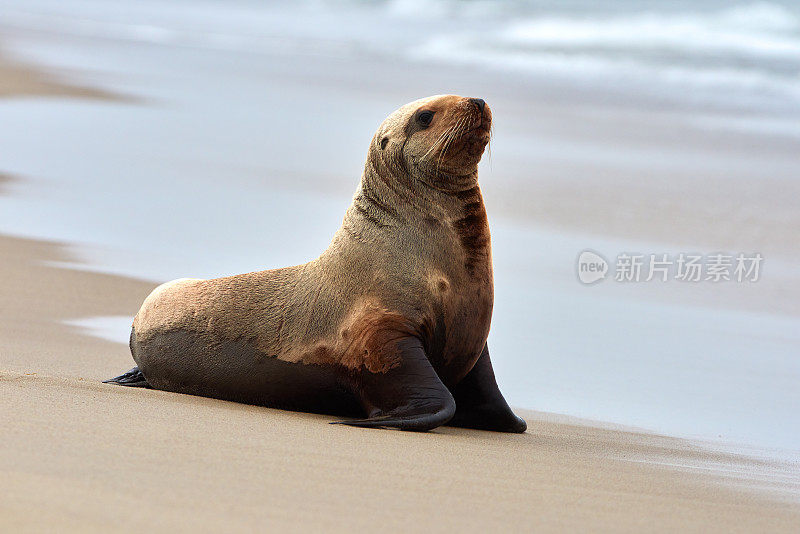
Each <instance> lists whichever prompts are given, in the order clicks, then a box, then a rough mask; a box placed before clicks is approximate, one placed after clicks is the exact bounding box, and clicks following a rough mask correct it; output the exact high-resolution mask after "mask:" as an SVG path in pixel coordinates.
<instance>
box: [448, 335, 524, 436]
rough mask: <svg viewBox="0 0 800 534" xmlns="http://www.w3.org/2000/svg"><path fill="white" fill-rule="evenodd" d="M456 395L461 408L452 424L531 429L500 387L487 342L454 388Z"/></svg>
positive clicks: (482, 428) (521, 430)
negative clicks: (511, 406) (515, 410)
mask: <svg viewBox="0 0 800 534" xmlns="http://www.w3.org/2000/svg"><path fill="white" fill-rule="evenodd" d="M453 397H455V399H456V405H457V406H458V409H457V410H456V414H455V416H453V419H452V420H451V421H450V422H449V423H448V425H449V426H459V427H464V428H475V429H479V430H494V431H496V432H516V433H522V432H525V430H526V429H527V428H528V424H527V423H526V422H525V420H524V419H522V418H520V417H517V416H516V415H515V414H514V412H512V411H511V408H510V407H509V406H508V403H507V402H506V399H505V398H503V394H502V393H500V388H499V387H497V381H496V380H495V378H494V369H492V360H491V359H490V358H489V346H488V345H486V346H485V347H483V351H482V352H481V355H480V357H479V358H478V361H477V362H475V365H474V366H473V367H472V370H470V372H469V373H467V376H465V377H464V378H463V379H462V380H461V382H459V383H458V384H456V386H455V387H454V388H453Z"/></svg>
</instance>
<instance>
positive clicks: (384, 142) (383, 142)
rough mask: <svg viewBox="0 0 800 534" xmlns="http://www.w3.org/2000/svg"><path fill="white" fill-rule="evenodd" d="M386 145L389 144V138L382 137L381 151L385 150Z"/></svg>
mask: <svg viewBox="0 0 800 534" xmlns="http://www.w3.org/2000/svg"><path fill="white" fill-rule="evenodd" d="M388 144H389V138H388V137H384V138H383V139H381V150H383V149H384V148H386V145H388Z"/></svg>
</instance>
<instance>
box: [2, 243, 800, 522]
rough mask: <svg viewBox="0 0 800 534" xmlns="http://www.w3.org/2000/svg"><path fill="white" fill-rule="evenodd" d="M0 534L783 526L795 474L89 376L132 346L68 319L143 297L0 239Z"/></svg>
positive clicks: (691, 449)
mask: <svg viewBox="0 0 800 534" xmlns="http://www.w3.org/2000/svg"><path fill="white" fill-rule="evenodd" d="M0 249H1V251H2V255H3V258H4V261H3V264H2V272H1V273H0V274H1V275H2V278H3V280H4V281H5V283H4V293H3V307H2V309H0V314H2V315H0V324H2V327H0V339H2V342H3V345H2V351H0V356H2V362H3V369H2V371H0V390H1V391H0V396H2V398H3V399H4V403H3V404H4V410H3V411H2V415H0V418H1V419H0V425H2V428H4V429H5V430H6V432H5V434H4V439H3V440H2V442H1V443H0V475H1V476H2V479H3V496H2V499H0V528H2V529H3V530H8V531H14V532H38V531H49V530H52V529H53V528H57V529H58V530H59V531H61V532H105V531H107V530H108V529H109V528H114V529H115V530H117V531H120V532H134V531H139V530H141V528H142V525H143V524H144V525H147V528H148V529H151V530H155V531H158V532H167V531H198V532H211V531H219V530H225V531H227V532H247V531H253V530H263V529H275V530H282V531H299V530H303V531H307V530H309V529H315V528H322V529H325V530H328V531H352V530H353V529H364V530H377V529H381V530H389V531H401V530H405V529H408V528H413V529H415V530H430V531H450V530H453V529H461V530H465V531H482V530H485V529H494V528H501V529H514V530H535V531H564V530H575V529H590V530H593V531H614V532H621V531H631V532H636V531H641V530H642V529H647V530H650V531H664V532H666V531H675V530H691V531H718V532H748V531H760V530H764V529H766V530H769V531H773V532H776V531H787V532H788V531H791V530H792V529H793V528H794V527H795V526H796V525H797V522H798V521H800V506H798V504H797V500H796V499H797V492H798V484H797V480H796V478H795V474H796V473H795V472H794V471H793V468H792V467H791V466H790V465H787V464H785V463H781V462H770V461H763V460H754V459H752V458H747V457H744V456H739V455H731V454H724V453H720V452H715V451H712V450H708V449H704V448H703V447H700V446H698V445H696V444H693V443H691V442H688V441H684V440H680V439H675V438H669V437H666V436H658V435H653V434H650V433H643V432H640V431H636V430H635V429H624V428H620V427H618V426H613V425H604V424H602V423H597V422H591V421H582V420H578V419H574V418H568V417H564V416H557V415H553V414H546V413H537V412H532V411H523V412H521V413H522V414H523V416H524V417H525V418H526V420H527V421H528V425H529V427H528V432H527V433H526V434H523V435H505V434H496V433H491V432H481V431H471V430H464V429H455V428H447V427H443V428H440V429H437V430H436V431H433V432H428V433H422V434H420V433H409V432H400V431H387V430H363V429H355V428H349V427H344V426H339V425H330V424H328V423H329V422H330V421H332V419H331V418H330V417H327V416H320V415H313V414H300V413H292V412H285V411H280V410H272V409H268V408H261V407H255V406H247V405H242V404H236V403H230V402H224V401H218V400H214V399H205V398H200V397H192V396H187V395H176V394H172V393H165V392H160V391H154V390H138V389H129V388H121V387H117V386H112V385H107V384H102V383H101V382H100V380H102V379H104V378H107V377H109V376H112V375H113V374H115V373H116V372H117V371H120V370H122V369H126V368H128V367H129V366H130V365H131V362H130V356H129V353H128V350H127V347H126V346H125V345H124V344H123V343H111V342H107V341H103V340H101V339H98V338H96V337H91V336H87V335H83V334H81V333H80V332H76V331H75V329H74V328H68V327H65V326H64V325H63V324H62V323H60V322H59V321H60V320H64V319H66V318H71V317H80V316H84V315H104V314H105V315H107V314H115V315H116V314H124V313H128V314H130V315H133V314H134V313H135V310H136V309H137V307H138V303H139V301H140V300H141V299H142V298H143V297H144V296H145V295H146V294H147V293H148V291H149V290H150V289H151V288H152V284H150V283H147V282H142V281H139V280H135V279H130V278H125V277H120V276H113V275H105V274H100V273H93V272H86V271H81V270H76V269H68V268H62V267H48V266H46V262H58V261H61V262H63V261H74V260H75V258H73V257H70V256H69V254H68V253H67V252H66V251H65V247H64V246H62V245H61V244H59V243H53V242H44V241H33V240H25V239H18V238H10V237H2V238H0Z"/></svg>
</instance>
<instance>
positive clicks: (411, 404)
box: [335, 337, 456, 432]
mask: <svg viewBox="0 0 800 534" xmlns="http://www.w3.org/2000/svg"><path fill="white" fill-rule="evenodd" d="M395 347H396V349H397V350H398V351H399V354H400V364H399V365H398V366H396V367H393V368H392V369H390V370H389V371H387V372H385V373H373V372H370V371H367V370H366V369H364V370H362V371H361V372H360V373H359V375H358V376H357V377H356V379H355V389H356V390H357V391H356V393H357V394H358V396H359V397H360V398H361V404H362V406H363V407H364V409H365V411H366V412H367V413H368V414H370V417H368V418H366V419H352V420H345V421H335V423H336V424H344V425H351V426H358V427H365V428H397V429H400V430H412V431H417V432H425V431H428V430H432V429H434V428H436V427H439V426H442V425H444V424H446V423H447V422H448V421H449V420H450V419H451V418H452V417H453V415H454V414H455V413H456V403H455V400H454V399H453V396H452V395H451V394H450V391H449V390H448V389H447V387H445V385H444V384H443V383H442V381H441V380H439V376H438V375H437V374H436V371H435V370H434V369H433V367H432V366H431V364H430V362H429V361H428V358H427V356H426V355H425V351H424V349H423V348H422V343H421V342H420V341H419V340H418V339H416V338H412V337H409V338H403V339H401V340H399V341H397V342H396V346H395Z"/></svg>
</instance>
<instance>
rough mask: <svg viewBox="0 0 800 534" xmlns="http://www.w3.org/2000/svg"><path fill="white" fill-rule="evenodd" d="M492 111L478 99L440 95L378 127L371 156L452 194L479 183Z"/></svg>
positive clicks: (407, 108) (416, 103)
mask: <svg viewBox="0 0 800 534" xmlns="http://www.w3.org/2000/svg"><path fill="white" fill-rule="evenodd" d="M491 126H492V112H491V110H490V109H489V106H488V105H487V104H486V103H485V102H484V101H483V100H482V99H480V98H467V97H462V96H458V95H436V96H431V97H428V98H422V99H420V100H416V101H414V102H411V103H409V104H406V105H405V106H403V107H401V108H400V109H398V110H397V111H395V112H394V113H392V114H391V115H389V117H387V118H386V120H385V121H383V124H381V126H380V128H378V131H377V133H376V134H375V137H374V138H373V144H372V147H371V151H370V152H371V153H377V154H378V156H379V160H380V161H381V162H382V163H383V164H384V165H387V166H388V167H389V168H390V169H393V170H397V169H398V168H400V169H404V170H407V171H408V174H409V175H411V176H412V177H414V176H416V177H419V178H423V179H428V180H431V179H432V180H435V181H436V182H437V183H432V184H430V185H432V186H434V187H437V188H445V189H449V188H452V187H453V186H455V185H456V183H455V182H462V183H463V182H464V181H465V180H468V181H475V180H477V168H478V167H477V166H478V162H479V161H480V160H481V156H482V155H483V151H484V149H485V148H486V145H487V144H488V143H489V138H490V132H491Z"/></svg>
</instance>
